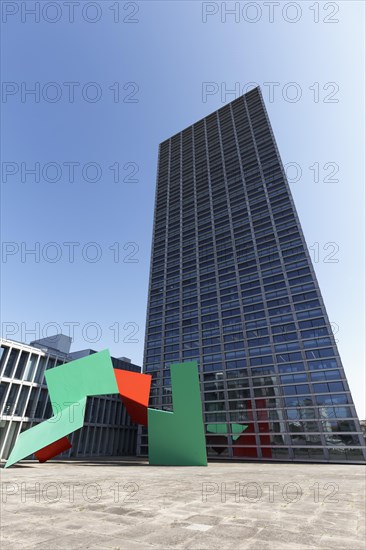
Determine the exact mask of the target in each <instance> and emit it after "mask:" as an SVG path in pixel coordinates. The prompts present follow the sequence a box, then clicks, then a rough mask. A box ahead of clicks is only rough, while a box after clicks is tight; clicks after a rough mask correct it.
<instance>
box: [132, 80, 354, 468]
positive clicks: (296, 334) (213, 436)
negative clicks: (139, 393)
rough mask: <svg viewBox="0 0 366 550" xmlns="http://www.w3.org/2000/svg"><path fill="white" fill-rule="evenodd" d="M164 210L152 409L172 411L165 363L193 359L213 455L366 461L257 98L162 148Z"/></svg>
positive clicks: (152, 333) (151, 315) (150, 325)
mask: <svg viewBox="0 0 366 550" xmlns="http://www.w3.org/2000/svg"><path fill="white" fill-rule="evenodd" d="M155 200H156V202H155V217H154V231H153V243H152V258H151V271H150V283H149V300H148V311H147V325H146V340H145V353H144V367H143V370H144V372H146V373H149V374H151V375H152V377H153V384H152V391H151V400H150V406H152V407H157V408H162V409H166V410H171V409H172V399H171V380H170V371H169V366H170V365H171V364H172V363H180V362H184V361H192V360H196V361H197V362H198V365H199V375H200V384H201V392H202V401H203V413H204V422H205V426H206V440H207V451H208V456H209V457H215V458H225V459H235V460H238V459H244V460H245V459H251V460H252V459H254V460H266V461H267V460H283V461H296V460H299V461H319V462H329V461H335V462H347V461H350V462H362V461H364V460H365V440H364V438H363V437H362V433H361V428H360V424H359V420H358V418H357V414H356V410H355V407H354V404H353V401H352V396H351V393H350V390H349V386H348V383H347V379H346V376H345V372H344V369H343V366H342V362H341V359H340V356H339V353H338V350H337V346H336V343H335V340H334V337H333V334H332V330H331V325H330V322H329V319H328V316H327V313H326V310H325V306H324V303H323V299H322V296H321V293H320V290H319V286H318V283H317V279H316V275H315V272H314V269H313V266H312V262H311V259H310V256H309V252H308V249H307V246H306V243H305V240H304V236H303V233H302V229H301V226H300V223H299V219H298V216H297V213H296V209H295V206H294V203H293V199H292V196H291V192H290V188H289V185H288V182H287V180H286V176H285V173H284V169H283V166H282V162H281V159H280V156H279V152H278V149H277V146H276V142H275V138H274V135H273V132H272V129H271V125H270V122H269V119H268V115H267V112H266V108H265V105H264V102H263V98H262V95H261V91H260V89H259V88H256V89H254V90H252V91H250V92H248V93H247V94H245V95H244V96H242V97H240V98H238V99H236V100H235V101H233V102H231V103H229V104H227V105H225V106H224V107H222V108H220V109H219V110H218V111H216V112H214V113H212V114H211V115H209V116H207V117H205V118H204V119H202V120H200V121H198V122H197V123H195V124H193V125H192V126H189V127H188V128H186V129H185V130H183V131H182V132H179V133H178V134H176V135H174V136H173V137H171V138H170V139H167V140H166V141H164V142H163V143H161V144H160V147H159V158H158V175H157V189H156V199H155ZM234 424H240V425H241V428H240V429H242V433H241V435H240V436H239V437H238V435H237V430H236V429H235V428H237V427H235V426H234ZM147 451H148V436H147V432H146V430H145V429H143V430H140V431H139V442H138V452H139V454H141V455H145V454H146V453H147Z"/></svg>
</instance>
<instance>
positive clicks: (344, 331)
mask: <svg viewBox="0 0 366 550" xmlns="http://www.w3.org/2000/svg"><path fill="white" fill-rule="evenodd" d="M235 6H236V8H235ZM1 8H2V14H1V16H2V29H1V30H2V33H1V45H2V54H1V55H2V59H1V61H2V80H3V89H2V103H1V109H2V138H3V139H2V150H1V153H2V182H1V185H2V239H3V247H2V274H3V282H2V308H1V313H2V329H3V330H2V335H3V336H4V337H6V336H7V337H8V338H10V339H15V340H21V341H27V342H29V341H30V340H32V339H34V338H38V337H43V336H46V335H47V334H48V335H51V334H52V333H54V332H55V331H56V330H57V329H58V328H61V330H62V332H63V333H65V334H69V333H71V332H72V333H73V337H74V343H73V348H72V349H73V350H77V349H81V348H87V347H92V348H94V349H98V350H99V349H104V348H106V347H108V348H110V350H111V353H112V354H113V355H116V356H127V357H130V358H131V359H132V360H133V361H134V362H136V363H138V364H141V363H142V352H143V341H144V329H145V315H146V300H147V286H148V275H149V262H150V246H151V235H152V220H153V208H154V194H155V178H156V164H157V152H158V144H159V143H160V142H161V141H163V140H164V139H166V138H168V137H169V136H170V135H172V134H174V133H176V132H178V131H180V130H181V129H183V128H185V127H186V126H188V125H190V124H192V123H194V122H195V121H196V120H198V119H200V118H202V117H204V116H206V115H208V114H209V113H210V112H212V111H214V110H216V109H217V108H219V107H221V106H222V105H223V104H225V103H227V102H229V101H232V100H233V99H235V97H237V96H238V95H239V94H241V93H243V92H245V91H246V89H249V87H250V83H257V84H259V85H261V87H262V91H263V95H264V99H265V102H266V105H267V109H268V112H269V116H270V119H271V122H272V126H273V129H274V132H275V136H276V139H277V143H278V146H279V149H280V153H281V156H282V160H283V162H284V164H285V165H287V164H288V175H289V178H290V184H291V189H292V192H293V195H294V199H295V203H296V206H297V209H298V213H299V216H300V220H301V223H302V226H303V230H304V232H305V237H306V240H307V243H308V245H309V247H311V253H312V257H313V259H314V261H315V264H314V265H315V270H316V273H317V276H318V280H319V284H320V287H321V290H322V294H323V297H324V300H325V304H326V307H327V309H328V314H329V317H330V319H331V321H332V322H333V326H334V330H335V331H336V338H337V339H338V345H339V349H340V353H341V356H342V359H343V362H344V366H345V370H346V373H347V376H348V380H349V383H350V386H351V390H352V392H353V397H354V400H355V403H356V406H357V410H358V414H359V416H360V417H361V418H365V403H364V367H363V365H364V361H363V359H364V357H363V356H364V333H365V326H364V180H365V178H364V176H365V174H364V151H365V141H364V120H365V112H364V99H363V98H364V88H365V79H364V67H365V56H364V51H365V44H364V30H363V29H364V11H365V4H364V2H362V1H349V0H347V1H344V2H306V1H301V2H240V3H239V2H236V3H235V2H226V10H225V4H224V7H222V3H221V2H203V3H201V2H198V1H194V2H190V1H184V2H179V1H174V2H170V1H165V2H154V1H148V2H147V1H145V2H116V1H113V2H112V1H111V2H110V1H108V0H106V1H102V2H84V1H80V2H76V3H75V4H74V5H71V3H70V2H62V1H59V2H57V3H56V2H47V1H41V2H38V3H37V2H31V1H29V2H6V1H3V2H1ZM34 9H35V10H36V11H35V12H34ZM233 9H234V10H235V9H236V12H234V13H229V12H230V10H233ZM31 10H33V12H34V13H33V14H32V13H31ZM238 10H239V11H238ZM252 85H253V84H252ZM31 90H33V93H30V91H31ZM230 92H231V93H230ZM32 169H33V173H31V170H32ZM31 250H33V251H34V252H33V253H31V252H30V251H31ZM136 260H137V261H136Z"/></svg>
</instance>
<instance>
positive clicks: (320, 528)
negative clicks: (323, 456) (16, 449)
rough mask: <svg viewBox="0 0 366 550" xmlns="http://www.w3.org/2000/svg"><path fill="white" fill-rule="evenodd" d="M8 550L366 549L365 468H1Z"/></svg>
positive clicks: (97, 464)
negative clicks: (71, 549)
mask: <svg viewBox="0 0 366 550" xmlns="http://www.w3.org/2000/svg"><path fill="white" fill-rule="evenodd" d="M0 473H1V493H2V495H1V527H2V529H1V531H2V538H1V548H2V550H15V549H16V550H19V548H25V549H27V550H31V549H37V550H57V549H59V550H64V549H65V550H66V549H67V550H68V549H70V548H76V549H78V548H80V549H81V548H83V549H90V550H94V549H95V550H96V549H101V550H104V549H106V550H140V549H141V550H142V549H144V550H168V549H170V548H172V549H177V550H181V549H187V550H206V549H207V550H208V549H220V550H226V549H228V550H230V549H234V548H235V549H243V550H254V549H255V550H314V549H319V550H323V549H324V550H325V549H329V550H330V549H338V548H339V549H344V550H365V516H366V513H365V500H366V499H365V480H366V477H365V474H366V472H365V467H364V466H362V465H340V464H300V463H298V464H279V463H268V464H262V463H261V464H258V463H253V462H241V463H228V462H218V463H210V464H209V465H208V467H207V468H204V467H203V468H200V467H189V468H188V467H186V468H184V467H169V468H163V467H157V466H148V464H147V463H146V462H145V461H140V460H131V459H130V458H129V459H123V458H122V459H118V458H113V459H110V458H109V459H93V460H88V459H83V460H69V461H66V460H52V461H50V462H48V463H46V464H39V463H37V462H35V461H24V462H22V463H20V464H19V465H17V466H16V467H13V468H9V469H7V470H4V469H1V470H0Z"/></svg>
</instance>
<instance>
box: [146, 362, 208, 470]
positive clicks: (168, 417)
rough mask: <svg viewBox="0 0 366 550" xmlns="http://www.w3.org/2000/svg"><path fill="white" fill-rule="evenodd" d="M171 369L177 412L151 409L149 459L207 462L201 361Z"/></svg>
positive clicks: (175, 462)
mask: <svg viewBox="0 0 366 550" xmlns="http://www.w3.org/2000/svg"><path fill="white" fill-rule="evenodd" d="M170 371H171V380H172V397H173V410H174V412H167V411H159V410H155V409H148V428H149V463H150V464H152V465H165V466H207V455H206V442H205V432H204V427H203V419H202V403H201V395H200V386H199V380H198V368H197V362H195V361H194V362H189V363H178V364H175V365H171V367H170Z"/></svg>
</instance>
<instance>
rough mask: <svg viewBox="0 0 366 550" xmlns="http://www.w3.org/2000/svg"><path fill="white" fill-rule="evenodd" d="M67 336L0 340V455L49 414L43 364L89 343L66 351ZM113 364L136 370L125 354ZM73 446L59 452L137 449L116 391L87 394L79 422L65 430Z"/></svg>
mask: <svg viewBox="0 0 366 550" xmlns="http://www.w3.org/2000/svg"><path fill="white" fill-rule="evenodd" d="M70 345H71V338H69V337H67V336H64V335H57V336H55V337H50V338H43V339H41V340H36V341H34V342H32V343H31V344H29V345H28V344H22V343H19V342H14V341H11V340H1V341H0V346H1V347H0V369H1V370H0V375H1V380H0V415H1V416H0V458H1V460H2V461H3V460H4V461H5V460H7V458H8V456H9V454H10V452H11V449H12V448H13V446H14V444H15V441H16V439H17V437H18V435H19V434H20V433H21V432H23V431H24V430H27V429H28V428H31V427H32V426H34V425H35V424H38V423H39V422H42V421H44V420H46V419H47V418H50V417H51V416H52V407H51V402H50V398H49V394H48V390H47V385H46V384H45V380H44V373H45V370H47V369H50V368H53V367H57V366H59V365H62V364H63V363H66V362H69V361H73V360H75V359H80V358H82V357H86V356H88V355H91V354H93V353H96V351H94V350H91V349H86V350H81V351H77V352H71V353H70ZM112 362H113V366H114V368H120V369H125V370H130V371H134V372H140V371H141V368H140V367H138V366H137V365H134V364H132V363H131V362H129V360H127V359H126V358H123V359H122V358H121V359H118V358H114V357H113V358H112ZM69 439H70V442H71V444H72V448H71V449H69V450H68V451H66V452H65V453H63V454H62V455H60V456H61V457H64V458H68V457H77V456H79V457H82V456H85V457H87V456H89V457H92V456H118V455H120V456H127V455H136V440H137V425H136V424H133V423H132V422H131V420H130V417H129V415H128V414H127V411H126V409H125V407H124V405H123V403H122V400H121V398H120V397H119V395H109V396H101V397H99V396H98V397H88V399H87V408H86V412H85V424H84V427H83V428H81V429H80V430H77V431H76V432H74V433H72V434H71V435H70V436H69Z"/></svg>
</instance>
